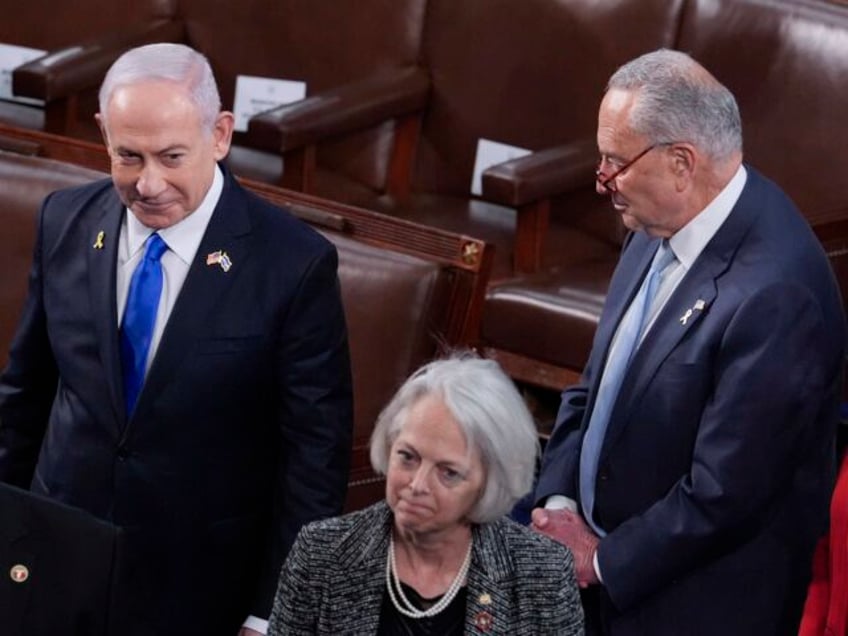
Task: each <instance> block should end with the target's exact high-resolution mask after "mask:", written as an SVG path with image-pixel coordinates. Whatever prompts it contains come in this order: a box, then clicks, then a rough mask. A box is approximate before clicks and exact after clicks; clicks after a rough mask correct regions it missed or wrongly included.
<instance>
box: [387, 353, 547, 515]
mask: <svg viewBox="0 0 848 636" xmlns="http://www.w3.org/2000/svg"><path fill="white" fill-rule="evenodd" d="M429 395H437V396H439V397H440V398H441V399H442V400H443V401H444V404H445V406H446V407H447V408H448V410H449V411H450V412H451V414H452V415H453V417H454V418H455V419H456V421H457V423H458V424H459V428H460V430H461V431H462V433H463V435H464V436H465V439H466V441H467V443H468V446H469V448H474V449H476V450H477V451H478V452H479V453H480V458H481V459H482V462H483V467H484V469H485V471H486V481H485V485H484V487H483V494H482V495H481V497H480V499H479V500H478V501H477V503H476V504H475V506H474V508H473V509H472V511H471V513H470V514H469V515H468V518H469V520H470V521H472V522H475V523H485V522H488V521H493V520H495V519H497V518H498V517H501V516H502V515H504V514H506V513H507V512H509V511H510V510H511V509H512V507H513V506H514V505H515V503H516V502H517V501H518V500H519V499H520V498H521V497H522V496H523V495H525V494H527V493H528V492H530V489H531V488H532V486H533V475H534V472H535V468H536V459H537V457H538V454H539V438H538V433H537V430H536V426H535V424H534V423H533V418H532V417H531V415H530V412H529V411H528V409H527V406H526V405H525V403H524V400H523V399H522V398H521V395H520V394H519V392H518V389H517V388H516V387H515V384H513V382H512V380H510V378H509V377H507V375H506V374H505V373H504V372H503V371H502V370H501V368H500V366H499V365H498V363H497V362H495V361H494V360H484V359H481V358H479V357H476V356H475V355H474V354H470V353H457V354H454V355H452V356H450V357H449V358H445V359H442V360H436V361H434V362H431V363H429V364H426V365H425V366H423V367H421V368H420V369H419V370H418V371H416V372H415V373H413V374H412V376H410V378H409V379H408V380H406V382H405V383H404V384H403V386H401V387H400V389H399V390H398V391H397V393H395V395H394V397H393V398H392V400H391V401H390V402H389V404H388V406H386V408H385V409H383V412H382V413H380V416H379V417H378V418H377V424H376V426H375V427H374V432H373V433H372V435H371V465H372V466H373V467H374V470H375V471H377V472H378V473H380V474H383V475H385V474H386V471H387V470H388V464H389V454H390V452H391V447H392V444H393V443H394V442H395V440H396V439H397V437H398V435H400V432H401V431H402V430H403V427H404V426H405V424H406V419H407V417H406V416H407V414H408V412H409V409H410V408H411V407H412V405H413V404H415V403H416V402H417V401H418V400H420V399H422V398H423V397H426V396H429Z"/></svg>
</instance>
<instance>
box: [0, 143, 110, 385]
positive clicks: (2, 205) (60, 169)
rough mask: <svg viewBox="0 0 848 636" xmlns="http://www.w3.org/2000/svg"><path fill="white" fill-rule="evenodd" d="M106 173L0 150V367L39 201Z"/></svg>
mask: <svg viewBox="0 0 848 636" xmlns="http://www.w3.org/2000/svg"><path fill="white" fill-rule="evenodd" d="M105 176H107V175H105V174H104V173H102V172H97V171H96V170H89V169H88V168H82V167H80V166H74V165H71V164H66V163H62V162H59V161H51V160H49V159H43V158H40V157H26V156H22V155H19V154H15V153H8V152H2V151H0V184H2V187H0V210H2V214H3V222H2V226H3V236H4V237H6V238H5V240H4V241H3V247H2V249H0V272H2V273H3V274H2V276H0V368H2V367H5V366H6V361H7V360H8V351H9V343H10V342H11V340H12V335H13V334H14V331H15V328H16V327H17V324H18V320H19V318H20V311H21V306H22V304H23V299H24V298H25V297H26V289H27V278H28V276H27V275H28V273H29V269H30V265H31V264H32V246H33V244H34V243H35V233H36V226H37V214H36V213H37V212H38V210H39V209H40V206H41V202H42V200H43V199H44V197H45V196H47V195H48V194H49V193H50V192H52V191H53V190H56V189H58V188H66V187H69V186H74V185H80V184H83V183H88V182H90V181H93V180H94V179H99V178H102V177H105Z"/></svg>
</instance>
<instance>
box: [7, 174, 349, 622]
mask: <svg viewBox="0 0 848 636" xmlns="http://www.w3.org/2000/svg"><path fill="white" fill-rule="evenodd" d="M123 214H124V207H123V206H122V204H121V203H120V201H119V200H118V197H117V195H116V192H115V190H114V188H113V187H112V184H111V182H110V181H109V180H104V181H101V182H98V183H94V184H91V185H86V186H83V187H78V188H72V189H68V190H62V191H59V192H56V193H54V194H52V195H50V196H49V197H48V198H47V199H46V201H45V203H44V205H43V208H42V212H41V216H40V221H39V222H40V226H39V232H38V240H37V244H36V247H35V255H34V262H33V268H32V274H31V279H30V290H29V296H28V299H27V302H26V305H25V308H24V313H23V317H22V321H21V324H20V327H19V330H18V332H17V334H16V336H15V339H14V341H13V344H12V347H11V351H10V362H9V367H8V368H7V370H6V371H5V373H4V375H3V378H2V382H0V479H2V480H6V481H10V482H13V483H16V484H20V485H26V484H29V483H30V482H32V489H33V490H35V491H37V492H40V493H44V494H46V495H48V496H50V497H53V498H55V499H58V500H60V501H63V502H66V503H69V504H72V505H75V506H78V507H81V508H83V509H85V510H88V511H89V512H91V513H93V514H94V515H96V516H98V517H101V518H103V519H107V520H109V521H112V522H114V523H115V524H118V525H120V526H123V528H124V530H125V535H126V540H127V552H128V558H129V561H128V562H127V576H126V581H128V583H127V584H126V588H125V593H124V594H122V595H121V596H122V598H123V599H124V601H125V602H126V603H128V604H129V605H124V607H125V610H124V611H125V612H126V613H127V614H128V615H129V616H131V621H132V623H133V628H134V629H136V630H137V631H139V632H141V633H169V634H171V633H180V631H181V630H187V632H184V633H198V634H200V633H202V634H219V633H220V634H232V633H235V631H234V630H237V629H238V627H239V625H240V624H241V621H242V620H244V618H245V617H246V616H247V615H248V613H253V614H255V615H258V616H265V617H267V616H268V613H269V612H270V608H271V599H272V597H273V592H274V589H275V585H276V576H277V573H278V572H279V567H280V565H281V563H282V560H283V558H284V557H285V554H286V552H287V551H288V549H289V547H290V545H291V543H292V541H293V540H294V537H295V536H296V534H297V532H298V530H299V528H300V526H301V525H302V524H303V523H305V522H307V521H310V520H313V519H316V518H320V517H324V516H328V515H333V514H338V513H339V512H340V510H341V507H342V503H343V498H344V493H345V487H346V482H347V473H348V464H349V453H350V443H351V439H350V438H351V427H352V421H351V420H352V415H351V381H350V365H349V358H348V348H347V336H346V330H345V323H344V315H343V311H342V305H341V300H340V295H339V285H338V279H337V275H336V267H337V256H336V252H335V249H334V248H333V246H332V245H331V244H330V243H329V242H328V241H327V240H325V239H324V238H323V237H321V236H320V235H318V234H317V233H316V232H314V231H312V230H311V229H310V228H308V227H307V226H306V225H305V224H303V223H302V222H301V221H299V220H297V219H295V218H294V217H292V216H291V215H289V214H288V213H286V212H284V211H282V210H280V209H279V208H276V207H274V206H272V205H270V204H269V203H267V202H266V201H264V200H262V199H260V198H258V197H256V196H255V195H253V194H250V193H248V192H247V191H246V190H244V189H243V188H242V187H241V186H239V185H238V184H237V183H236V181H235V180H234V179H233V177H232V176H231V175H229V174H226V177H225V185H224V189H223V192H222V195H221V198H220V201H219V203H218V205H217V207H216V209H215V211H214V213H213V215H212V218H211V221H210V223H209V226H208V228H207V231H206V233H205V235H204V237H203V240H202V241H201V243H200V247H199V249H198V252H197V256H196V258H195V262H194V263H192V264H191V266H190V270H189V273H188V276H187V278H186V280H185V283H184V286H183V288H182V291H181V292H180V296H179V298H178V300H177V302H176V305H175V306H174V308H173V311H172V313H171V315H170V318H169V321H168V324H167V326H166V328H165V331H164V334H163V336H162V340H161V342H160V345H159V349H158V351H157V353H156V357H155V359H154V361H153V364H152V367H151V369H150V371H149V374H148V376H147V380H146V383H145V385H144V388H143V390H142V393H141V395H140V396H139V401H138V404H137V407H136V410H135V412H134V414H133V416H132V418H131V419H130V420H129V421H127V418H126V416H125V413H124V406H123V404H124V399H123V395H122V390H123V389H122V383H121V370H120V369H121V367H120V357H119V347H118V328H117V313H116V312H117V309H116V299H115V295H116V291H115V276H116V265H115V263H116V256H117V243H118V236H119V230H120V225H121V217H122V215H123ZM99 232H103V233H104V240H103V244H104V247H103V248H102V249H98V248H97V247H95V239H96V237H97V235H98V233H99ZM217 250H224V251H226V252H227V254H228V255H229V257H230V259H231V261H232V267H231V268H230V270H229V271H224V270H223V268H222V267H220V266H219V265H218V264H216V263H212V264H208V263H207V261H206V255H207V254H209V253H212V252H215V251H217ZM127 607H129V609H126V608H127Z"/></svg>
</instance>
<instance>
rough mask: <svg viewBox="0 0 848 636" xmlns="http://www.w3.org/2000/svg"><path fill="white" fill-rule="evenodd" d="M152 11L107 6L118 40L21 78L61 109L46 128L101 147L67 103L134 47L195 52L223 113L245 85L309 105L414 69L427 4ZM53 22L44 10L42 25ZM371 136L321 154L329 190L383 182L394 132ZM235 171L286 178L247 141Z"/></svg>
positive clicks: (104, 37) (255, 3)
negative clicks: (278, 87)
mask: <svg viewBox="0 0 848 636" xmlns="http://www.w3.org/2000/svg"><path fill="white" fill-rule="evenodd" d="M42 2H43V0H41V1H40V2H38V3H37V4H41V3H42ZM147 4H148V5H150V6H149V7H147V6H145V10H144V11H142V10H141V8H137V7H136V8H134V9H133V10H132V11H130V10H127V11H123V10H122V6H121V5H120V4H119V6H118V7H117V8H113V5H110V10H109V12H103V13H104V15H105V14H106V13H108V15H110V16H111V15H118V16H120V20H121V25H127V26H124V28H123V29H121V30H120V33H117V34H115V33H110V31H109V29H107V28H106V27H105V26H104V27H103V28H102V29H100V30H99V31H98V30H96V29H94V28H88V29H86V34H88V33H91V34H92V35H91V38H92V39H90V40H89V41H88V42H87V43H86V42H85V41H83V40H82V39H81V36H80V37H78V38H73V37H70V38H69V37H65V38H64V39H63V40H62V41H61V42H60V43H57V44H52V43H51V44H50V46H49V48H50V49H51V50H53V48H54V47H55V46H57V45H59V44H61V45H64V46H65V48H64V49H60V50H58V51H55V53H54V54H53V55H52V56H49V57H48V58H45V59H42V60H37V61H36V62H33V63H30V64H28V65H26V66H25V67H24V68H21V69H18V70H17V71H16V72H15V78H14V79H15V86H16V90H17V91H18V92H20V93H21V94H23V95H26V96H29V97H35V98H41V99H48V106H51V105H52V106H55V108H54V109H53V111H54V113H55V116H54V117H53V120H54V123H56V125H52V126H47V127H46V129H47V130H48V131H51V132H61V133H66V134H73V135H74V136H81V137H83V138H92V137H93V136H95V137H96V130H94V129H93V127H90V128H91V130H88V131H85V132H87V133H88V134H82V135H81V134H76V133H78V132H79V130H78V129H76V128H74V127H73V126H71V125H70V124H67V121H68V120H71V119H73V120H74V121H76V118H77V117H78V116H77V115H75V114H73V113H71V112H70V111H69V110H68V108H65V107H66V106H68V103H67V101H68V100H74V99H78V97H77V91H78V90H81V89H83V88H89V87H96V86H98V85H99V83H100V81H101V80H102V78H103V75H104V74H105V72H106V70H107V69H108V67H109V65H110V64H111V63H112V62H113V61H114V60H115V59H116V58H117V57H118V55H120V54H121V53H122V52H123V51H125V50H127V49H128V48H131V47H133V46H138V45H141V44H146V43H149V42H155V41H169V42H182V43H185V44H188V45H189V46H192V47H193V48H195V49H197V50H198V51H200V52H201V53H203V54H204V55H206V56H207V57H208V58H209V60H210V62H211V65H212V68H213V71H214V73H215V76H216V79H217V80H218V84H219V87H220V90H221V98H222V102H223V105H224V108H227V109H230V108H232V107H233V103H234V97H235V86H236V78H237V76H238V75H253V76H259V77H269V78H276V79H289V80H298V81H303V82H305V83H306V85H307V95H311V94H313V93H320V92H322V91H326V90H329V89H331V88H333V87H336V86H339V85H342V84H345V83H347V82H350V81H353V80H357V79H360V78H362V77H365V76H368V75H370V74H372V73H375V72H376V73H380V72H384V71H397V70H398V69H402V68H404V67H411V66H413V65H414V64H415V63H416V62H417V60H418V57H419V50H420V43H421V31H422V28H423V21H424V13H425V8H426V0H245V1H243V2H231V1H230V0H148V2H147ZM69 6H70V5H69ZM133 7H135V5H133ZM154 9H155V10H154ZM49 14H50V12H49V11H47V10H46V9H45V8H43V7H42V10H41V15H42V16H43V15H49ZM127 16H130V17H132V18H133V19H135V20H139V22H138V23H137V24H136V23H135V22H133V21H130V20H128V19H127ZM142 16H143V17H144V18H145V19H144V20H141V17H142ZM64 22H65V24H66V25H67V24H74V23H75V21H73V20H65V21H64ZM103 22H104V20H102V19H101V20H100V21H99V24H101V25H102V24H103ZM10 28H11V27H10ZM66 30H67V29H66ZM97 33H99V34H100V35H99V37H97V36H95V35H94V34H97ZM33 42H35V40H33ZM80 42H82V44H80ZM44 46H45V47H47V43H44ZM63 99H64V100H65V101H64V102H62V100H63ZM89 101H90V102H91V106H90V107H89V108H87V109H86V111H85V116H86V117H88V118H89V119H90V115H91V114H92V113H93V112H95V110H96V105H95V104H94V102H93V100H89ZM54 102H55V103H54ZM10 123H13V124H15V125H21V124H22V123H23V122H20V121H17V122H15V121H11V122H10ZM31 123H32V122H31ZM91 123H92V124H93V122H91ZM59 124H62V125H59ZM65 124H67V125H65ZM30 127H34V128H38V126H36V125H31V126H30ZM367 128H368V129H366V130H363V131H361V132H359V134H356V135H354V136H352V137H350V138H348V139H345V140H333V141H328V142H327V143H326V144H322V145H321V149H320V152H319V153H318V162H319V164H320V165H326V166H327V167H328V168H329V169H328V170H326V171H322V174H326V175H327V179H328V181H329V182H330V183H332V182H333V177H334V175H335V174H336V173H338V174H340V175H345V176H347V177H349V178H350V179H351V180H352V182H358V183H361V184H362V185H361V186H360V187H361V188H362V189H363V190H364V191H367V190H368V189H369V188H372V187H378V186H379V185H380V184H382V183H383V182H384V181H385V175H386V169H387V165H386V164H387V159H386V157H387V155H388V151H387V149H388V147H389V146H390V142H391V137H392V131H393V124H392V122H390V121H389V122H377V123H376V124H375V125H374V126H370V127H367ZM228 161H229V164H230V166H231V167H232V168H233V170H234V171H235V172H236V173H237V174H240V175H242V176H245V177H249V178H252V179H257V180H262V181H267V182H280V180H281V178H282V176H281V175H282V160H281V156H280V153H278V152H277V151H276V150H274V151H273V152H270V153H269V152H263V151H262V147H261V146H254V147H250V145H249V144H248V143H247V140H246V139H245V136H244V135H243V134H240V133H237V134H236V136H235V147H234V148H233V150H232V152H231V154H230V157H229V160H228ZM294 161H295V160H294V159H292V160H291V162H292V163H293V162H294Z"/></svg>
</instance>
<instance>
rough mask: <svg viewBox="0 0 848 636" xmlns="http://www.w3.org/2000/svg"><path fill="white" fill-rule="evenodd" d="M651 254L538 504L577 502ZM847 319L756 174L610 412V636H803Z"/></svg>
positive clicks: (626, 292)
mask: <svg viewBox="0 0 848 636" xmlns="http://www.w3.org/2000/svg"><path fill="white" fill-rule="evenodd" d="M657 243H658V241H657V240H656V239H650V238H649V237H647V236H646V235H644V234H641V233H639V234H636V235H633V236H632V237H631V240H630V241H629V242H628V244H627V246H626V248H625V250H624V252H623V254H622V257H621V261H620V263H619V266H618V268H617V269H616V271H615V274H614V275H613V278H612V281H611V285H610V289H609V294H608V297H607V302H606V305H605V307H604V311H603V313H602V316H601V320H600V323H599V326H598V330H597V333H596V337H595V342H594V346H593V350H592V353H591V356H590V360H589V363H588V365H587V367H586V370H585V373H584V378H583V379H584V383H583V384H581V385H579V386H576V387H573V388H571V389H568V390H566V391H565V392H564V393H563V401H562V405H561V407H560V412H559V416H558V421H557V426H556V429H555V431H554V433H553V436H552V438H551V440H550V442H549V444H548V447H547V449H546V453H545V457H544V460H543V467H542V471H541V475H540V480H539V484H538V487H537V491H536V495H537V497H538V498H539V499H541V498H543V497H547V496H548V495H551V494H554V493H562V494H565V495H567V496H570V497H572V498H574V499H578V498H579V495H578V493H579V488H578V484H577V480H578V474H579V472H578V460H579V454H580V445H581V442H582V437H583V433H584V430H585V428H586V425H587V423H588V414H589V413H590V412H591V410H592V404H593V400H594V399H595V394H596V391H597V386H598V382H599V379H600V374H601V372H602V370H603V367H604V360H605V358H606V355H607V351H608V349H609V345H610V341H611V339H612V336H613V334H614V332H615V328H616V325H617V324H618V322H619V320H620V318H621V316H622V314H623V312H624V311H625V310H626V308H627V306H628V304H629V302H630V300H631V299H632V297H633V295H634V294H635V293H636V290H637V289H638V287H639V284H640V282H641V280H642V278H643V276H644V275H645V272H646V270H647V267H648V265H649V262H650V260H651V257H652V255H653V253H654V252H655V251H656V248H657ZM700 301H702V302H700ZM701 305H703V308H702V309H698V307H699V306H701ZM841 307H842V304H841V301H840V299H839V294H838V291H837V287H836V284H835V281H834V278H833V275H832V272H831V270H830V267H829V265H828V262H827V259H826V257H825V255H824V253H823V251H822V249H821V247H820V245H819V243H818V241H817V240H816V238H815V236H814V235H813V233H812V232H811V231H810V228H809V227H808V225H807V223H806V222H805V220H804V219H803V218H802V217H801V215H800V214H799V213H798V211H797V210H796V208H795V207H794V205H793V204H792V203H791V202H790V201H789V200H788V199H787V198H786V196H785V195H784V194H783V193H782V192H781V191H780V190H779V188H778V187H777V186H775V185H774V184H773V183H771V182H770V181H768V180H766V179H765V178H763V177H762V176H761V175H759V174H758V173H757V172H756V171H754V170H753V169H751V168H748V180H747V183H746V185H745V188H744V190H743V192H742V195H741V197H740V199H739V201H738V202H737V204H736V206H735V207H734V209H733V211H732V212H731V214H730V216H729V217H728V219H727V220H726V221H725V223H724V224H723V225H722V227H721V228H720V229H719V231H718V233H717V234H716V235H715V236H714V237H713V239H712V240H711V241H710V242H709V244H708V245H707V246H706V248H705V249H704V251H703V252H702V253H701V255H700V257H699V258H698V259H697V261H696V262H695V263H694V264H693V266H692V268H691V269H690V270H689V272H688V273H687V274H686V276H685V278H684V279H683V280H682V281H681V283H680V284H679V286H678V287H677V289H676V290H675V291H674V293H673V295H672V296H671V298H670V299H669V301H668V302H667V304H666V306H665V307H664V309H663V311H662V312H661V314H660V315H659V317H658V318H657V320H656V322H655V323H654V326H653V328H652V329H651V331H650V332H649V333H648V334H647V336H646V337H645V339H644V341H643V343H642V345H641V346H640V348H639V349H638V350H637V351H636V353H635V354H634V357H633V359H632V361H631V364H630V367H629V369H628V371H627V374H626V375H625V377H624V380H623V383H622V387H621V389H620V392H619V395H618V398H617V402H616V404H615V406H614V409H613V411H612V415H611V419H610V422H609V427H608V429H607V433H606V437H605V440H604V444H603V447H602V451H601V456H600V461H599V468H598V478H597V487H596V499H595V511H596V520H597V521H598V522H599V523H600V525H601V527H603V528H604V529H605V530H606V531H607V532H608V535H607V536H606V538H604V539H603V540H602V541H601V543H600V547H599V549H598V559H599V563H600V569H601V573H602V575H603V577H604V579H605V586H604V588H603V593H602V595H601V596H602V598H601V605H602V607H603V611H602V612H601V614H602V615H603V618H604V620H605V621H606V622H607V624H608V625H607V630H606V633H610V634H614V635H616V636H618V635H624V634H627V635H629V634H633V635H636V634H646V635H648V634H649V635H651V636H658V635H663V634H669V635H672V634H673V635H678V634H687V635H689V636H691V635H696V634H705V635H713V634H722V636H731V635H736V634H738V635H739V636H750V635H751V634H757V635H758V636H767V635H769V634H776V633H781V630H784V631H787V630H788V633H791V632H792V630H793V623H794V625H795V629H797V617H798V612H799V611H800V604H801V602H802V600H803V594H804V588H805V586H806V582H807V580H808V576H809V567H810V558H811V553H812V549H813V546H814V544H815V541H816V537H818V536H819V535H820V534H822V533H823V531H824V529H825V526H826V517H827V506H828V499H829V493H830V488H831V485H832V480H833V475H834V459H833V458H834V449H833V442H834V432H835V426H836V421H837V405H838V402H839V391H840V384H839V383H840V377H841V376H840V372H841V366H842V362H843V352H844V347H845V318H844V316H843V314H842V309H841ZM689 309H692V312H691V317H690V318H688V319H686V320H683V319H682V317H683V316H684V315H685V314H686V313H687V311H688V310H689Z"/></svg>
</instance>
